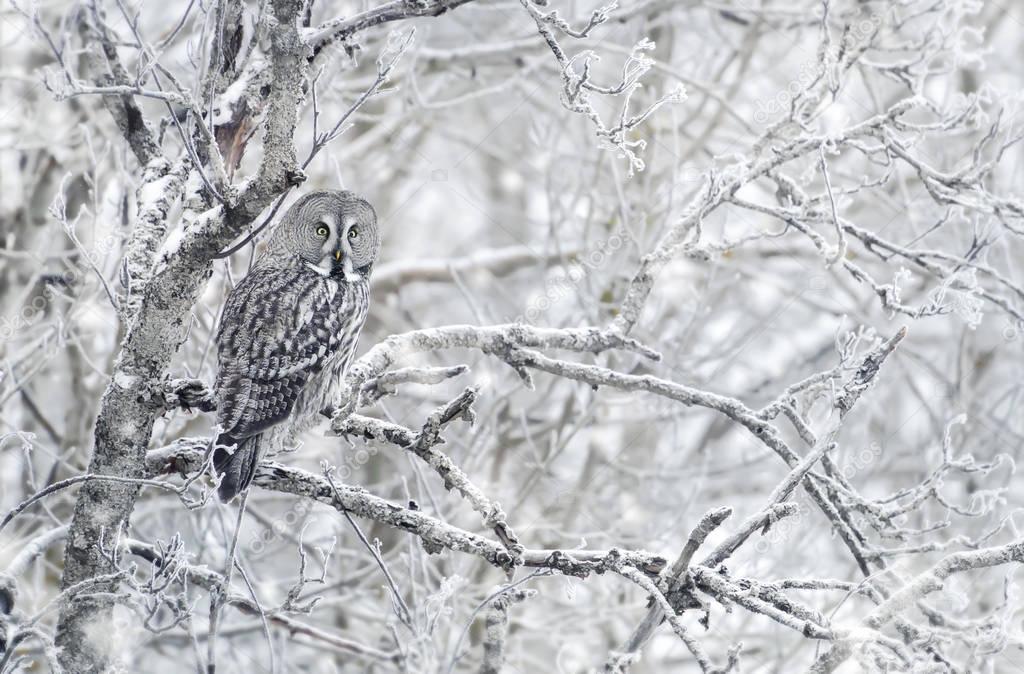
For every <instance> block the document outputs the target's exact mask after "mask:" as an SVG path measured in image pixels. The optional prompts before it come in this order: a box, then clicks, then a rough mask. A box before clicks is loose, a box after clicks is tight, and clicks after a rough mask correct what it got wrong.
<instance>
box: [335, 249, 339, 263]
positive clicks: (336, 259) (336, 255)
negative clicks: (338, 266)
mask: <svg viewBox="0 0 1024 674" xmlns="http://www.w3.org/2000/svg"><path fill="white" fill-rule="evenodd" d="M334 260H335V261H336V262H341V251H340V250H336V251H334Z"/></svg>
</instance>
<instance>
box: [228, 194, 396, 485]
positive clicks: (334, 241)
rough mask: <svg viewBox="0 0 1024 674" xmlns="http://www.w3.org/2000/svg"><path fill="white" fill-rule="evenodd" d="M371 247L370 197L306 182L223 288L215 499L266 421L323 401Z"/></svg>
mask: <svg viewBox="0 0 1024 674" xmlns="http://www.w3.org/2000/svg"><path fill="white" fill-rule="evenodd" d="M379 251H380V238H379V236H378V233H377V217H376V214H375V213H374V211H373V208H372V207H371V206H370V204H369V203H367V202H366V201H364V200H363V199H361V198H359V197H357V196H356V195H355V194H353V193H352V192H342V191H322V192H313V193H311V194H307V195H306V196H304V197H303V198H301V199H300V200H299V201H298V202H296V203H295V205H294V206H292V207H291V208H290V209H289V210H288V212H287V213H285V214H284V216H283V217H282V218H281V221H280V222H279V223H278V225H277V226H276V228H275V229H274V231H273V233H272V234H271V236H270V240H269V242H268V243H267V247H266V249H265V250H264V251H263V253H262V255H261V256H260V257H259V259H258V260H257V261H256V264H255V265H254V266H253V269H252V271H250V272H249V274H248V275H247V276H246V277H245V278H244V279H242V281H241V282H240V283H239V284H238V285H237V286H235V289H234V290H233V291H232V292H231V294H230V295H229V296H228V299H227V303H226V304H225V306H224V314H223V316H222V317H221V322H220V329H219V330H218V333H217V357H218V370H217V383H216V391H217V397H218V400H219V406H218V409H217V420H218V422H219V424H220V426H221V429H222V430H221V434H220V436H219V437H218V438H217V441H216V442H217V449H216V450H215V452H214V460H213V462H214V468H215V469H216V471H217V473H218V474H219V475H221V476H222V477H221V483H220V487H219V489H218V494H219V496H220V499H221V500H222V501H228V500H230V499H231V498H233V497H234V496H235V495H236V494H238V493H240V492H241V491H243V490H245V489H246V488H247V487H248V486H249V483H250V482H252V478H253V476H254V475H255V473H256V466H257V465H259V462H260V459H261V457H262V455H263V453H264V452H265V451H266V449H267V448H266V446H265V445H266V444H267V442H266V438H265V437H264V434H265V433H266V432H267V431H268V430H269V429H270V428H271V427H273V426H275V425H277V424H280V423H282V422H284V421H285V420H288V419H289V418H290V419H291V422H292V423H293V424H297V425H299V426H304V425H306V424H308V423H309V422H310V420H311V419H312V418H314V417H315V415H317V414H318V413H319V412H320V410H322V409H324V408H325V407H326V406H327V405H328V404H329V403H330V401H331V398H332V394H333V392H334V391H335V390H336V389H337V387H338V385H339V383H340V380H341V377H342V375H343V374H344V372H345V369H346V368H347V367H348V364H349V362H350V361H351V359H352V354H353V353H354V352H355V346H356V340H357V339H358V337H359V331H360V329H362V327H363V323H364V322H365V320H366V312H367V308H368V305H369V291H368V287H369V277H370V270H371V269H372V267H373V263H374V261H376V259H377V254H378V253H379ZM232 447H233V448H234V449H233V450H232Z"/></svg>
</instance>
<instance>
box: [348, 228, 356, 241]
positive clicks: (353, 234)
mask: <svg viewBox="0 0 1024 674" xmlns="http://www.w3.org/2000/svg"><path fill="white" fill-rule="evenodd" d="M357 236H359V229H357V228H356V227H353V228H352V229H350V230H348V238H350V239H354V238H356V237H357Z"/></svg>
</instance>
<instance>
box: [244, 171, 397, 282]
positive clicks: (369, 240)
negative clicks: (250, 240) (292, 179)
mask: <svg viewBox="0 0 1024 674" xmlns="http://www.w3.org/2000/svg"><path fill="white" fill-rule="evenodd" d="M379 253H380V235H379V234H378V232H377V214H376V213H375V212H374V210H373V206H371V205H370V204H369V202H367V201H366V200H365V199H363V198H361V197H359V196H356V194H355V193H353V192H349V191H345V190H322V191H319V192H310V193H309V194H307V195H305V196H304V197H302V198H301V199H299V200H298V201H296V202H295V203H294V204H293V205H292V207H291V208H289V209H288V212H287V213H285V214H284V216H283V217H282V218H281V220H280V222H278V224H277V226H276V227H275V228H274V231H273V233H272V234H271V235H270V240H269V241H268V242H267V248H266V250H265V251H264V253H263V255H262V256H261V257H260V264H274V265H282V266H284V265H289V264H294V263H296V262H298V263H300V264H305V265H306V266H308V267H309V268H310V269H312V270H313V271H316V272H317V273H320V274H323V275H324V276H343V277H345V278H349V279H351V278H353V276H362V277H367V276H369V274H370V270H371V269H372V267H373V263H374V262H375V261H376V260H377V255H378V254H379Z"/></svg>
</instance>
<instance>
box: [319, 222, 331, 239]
mask: <svg viewBox="0 0 1024 674" xmlns="http://www.w3.org/2000/svg"><path fill="white" fill-rule="evenodd" d="M330 233H331V230H330V229H328V228H327V225H320V226H319V227H317V228H316V235H317V236H322V237H323V238H325V239H326V238H327V237H328V235H330Z"/></svg>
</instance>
